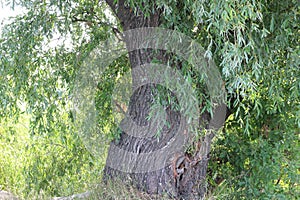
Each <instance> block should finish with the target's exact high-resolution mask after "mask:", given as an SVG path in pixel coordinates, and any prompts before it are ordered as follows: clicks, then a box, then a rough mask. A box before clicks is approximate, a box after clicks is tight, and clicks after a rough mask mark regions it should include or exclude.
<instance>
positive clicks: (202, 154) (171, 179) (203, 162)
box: [104, 0, 213, 199]
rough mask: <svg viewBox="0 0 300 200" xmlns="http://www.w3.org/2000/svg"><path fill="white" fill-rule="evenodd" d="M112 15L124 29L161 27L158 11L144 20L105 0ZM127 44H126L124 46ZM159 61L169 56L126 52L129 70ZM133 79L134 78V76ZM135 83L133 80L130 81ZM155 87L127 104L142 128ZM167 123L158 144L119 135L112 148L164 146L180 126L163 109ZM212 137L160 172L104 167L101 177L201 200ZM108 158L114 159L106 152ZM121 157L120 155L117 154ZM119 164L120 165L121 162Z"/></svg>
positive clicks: (205, 121) (145, 88)
mask: <svg viewBox="0 0 300 200" xmlns="http://www.w3.org/2000/svg"><path fill="white" fill-rule="evenodd" d="M106 2H107V3H108V5H109V6H110V7H111V8H112V10H113V12H114V13H115V15H116V16H117V17H118V18H119V20H120V22H121V25H122V28H123V30H129V29H134V28H141V27H157V26H159V25H160V20H161V18H160V15H161V12H160V11H159V10H157V11H156V12H155V13H153V14H152V15H151V16H149V17H147V18H145V17H144V16H143V14H142V13H138V15H135V14H134V13H133V12H132V10H131V9H130V8H128V7H126V6H124V0H119V1H118V4H115V3H114V0H107V1H106ZM126 42H128V41H125V43H126ZM154 58H155V59H159V60H161V61H162V62H163V63H165V62H166V61H167V60H168V58H169V55H167V54H166V52H163V51H159V52H155V53H154V52H153V50H151V49H140V50H135V51H132V52H129V59H130V64H131V67H132V68H134V67H137V66H140V65H143V64H147V63H151V61H152V60H153V59H154ZM133 78H134V77H133ZM133 81H134V80H133ZM155 87H156V86H155V85H153V84H152V85H151V84H148V85H143V86H142V87H140V88H139V89H138V90H136V91H134V93H133V95H132V97H131V101H130V103H129V108H128V109H129V113H130V116H131V118H132V120H134V121H135V122H136V123H137V124H139V125H141V126H144V125H146V124H147V123H148V121H147V115H148V114H149V109H150V105H151V102H152V101H153V97H152V96H153V88H155ZM166 110H167V115H168V116H167V121H168V122H169V124H170V125H171V126H164V127H163V131H162V133H161V135H160V140H159V142H158V140H157V138H156V137H153V138H147V139H145V138H138V137H133V136H131V135H128V134H126V133H125V132H122V134H121V137H120V140H119V141H118V142H116V141H114V142H113V143H114V145H116V146H118V147H119V148H122V149H124V150H126V151H129V152H134V153H146V152H151V151H154V150H156V149H159V148H161V147H162V146H164V145H165V144H166V143H167V142H168V141H169V140H170V139H171V138H172V137H174V134H175V133H176V131H177V129H178V126H179V123H180V117H181V116H180V113H178V112H176V111H174V110H172V108H171V107H168V108H166ZM200 120H201V122H202V124H208V122H209V120H210V118H209V115H207V114H205V115H203V116H201V117H200ZM212 137H213V134H208V135H207V136H205V137H204V138H202V139H200V140H199V141H197V142H195V145H196V146H197V147H198V149H196V152H197V153H195V154H194V155H188V154H187V153H186V152H181V153H180V154H178V155H173V156H172V157H171V158H170V159H172V161H173V162H172V164H170V165H169V166H166V167H165V168H163V169H160V170H156V171H152V172H145V173H125V172H121V171H118V170H116V169H112V168H110V167H109V166H106V167H105V170H104V178H105V179H107V178H115V177H118V178H120V179H122V180H124V182H129V183H130V184H133V185H135V186H136V187H137V188H138V189H140V190H143V191H146V192H148V193H150V194H162V193H167V194H168V195H169V196H170V197H172V198H176V199H200V198H202V197H203V196H204V194H205V184H204V179H205V176H206V171H207V162H208V159H209V158H208V156H209V151H210V143H211V139H212ZM109 156H116V155H113V154H112V153H111V151H109V153H108V157H109ZM118 156H120V157H122V155H118ZM120 164H121V163H120Z"/></svg>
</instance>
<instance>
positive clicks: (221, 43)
mask: <svg viewBox="0 0 300 200" xmlns="http://www.w3.org/2000/svg"><path fill="white" fill-rule="evenodd" d="M12 5H13V6H14V5H19V6H22V7H24V8H25V10H26V11H25V13H24V14H23V15H20V16H17V17H16V18H14V19H13V21H12V22H11V23H9V24H8V25H6V26H5V28H4V29H3V31H2V37H1V77H0V79H1V91H0V92H1V98H0V100H1V101H0V102H1V113H0V114H1V118H5V117H9V116H17V115H18V114H19V113H20V106H19V103H20V102H25V103H26V105H27V112H30V113H31V114H32V116H33V118H32V131H33V133H36V134H38V133H47V132H49V133H51V127H57V126H59V127H62V130H63V128H65V127H66V125H64V124H61V121H60V120H59V116H60V114H61V112H62V110H70V114H69V117H70V119H73V117H74V116H73V114H72V112H71V111H72V109H71V108H70V101H69V99H70V95H72V94H74V90H75V89H76V88H75V89H74V83H75V80H76V75H77V74H78V72H79V71H80V68H81V66H82V63H84V61H85V59H86V58H89V54H90V52H93V49H94V48H96V47H97V45H98V44H99V43H101V41H105V40H107V38H109V37H110V36H112V35H114V36H116V37H117V38H119V42H124V43H125V45H126V46H127V47H128V46H130V44H131V43H132V40H129V39H128V38H127V39H126V35H125V36H124V34H123V33H125V32H126V31H130V30H132V29H137V28H147V27H161V28H165V29H168V30H174V31H176V32H179V33H182V34H183V35H185V36H187V37H189V38H191V40H192V41H194V42H197V43H199V44H200V45H201V46H203V48H204V54H203V56H204V57H205V59H207V60H208V61H207V62H208V63H209V62H210V61H211V60H213V61H214V63H215V65H216V67H217V69H218V70H219V73H220V74H221V77H222V80H223V81H222V87H223V89H224V91H226V102H225V103H226V106H227V109H226V113H225V115H224V116H225V117H228V116H230V120H231V123H230V126H229V128H231V129H232V130H239V131H241V130H242V132H244V133H242V134H247V135H248V136H249V135H250V136H251V137H252V136H253V137H254V136H256V135H264V136H265V137H273V136H272V131H274V130H280V131H281V132H282V133H292V134H294V133H295V132H297V127H299V123H300V121H299V93H300V92H299V87H300V86H299V83H300V80H299V23H298V21H299V5H298V1H296V0H292V1H205V0H202V1H167V0H156V1H143V0H139V1H132V0H106V1H20V2H16V1H13V4H12ZM142 36H143V35H142ZM146 36H147V35H145V37H146ZM131 39H134V38H131ZM55 40H57V41H59V42H58V43H57V42H55ZM53 41H54V42H53ZM189 61H190V60H188V59H187V60H184V59H182V58H179V57H178V56H177V55H176V54H175V53H174V52H169V51H167V50H164V49H160V50H155V49H151V48H146V47H144V48H143V49H135V50H132V51H130V52H128V55H125V56H121V57H120V58H118V59H116V60H115V61H114V62H112V63H110V66H109V68H107V70H106V71H105V72H104V73H103V77H102V78H101V82H99V83H98V86H97V87H96V88H95V90H96V91H95V104H96V108H97V111H98V113H99V114H98V121H97V122H98V129H99V130H100V131H99V132H100V134H103V133H105V134H104V136H105V137H108V138H110V139H113V140H114V141H113V143H112V144H113V145H115V146H118V147H119V148H122V149H125V150H126V151H128V152H133V153H135V154H143V153H147V152H149V151H154V150H157V149H159V148H161V147H162V146H163V145H164V144H166V143H167V142H168V141H169V140H170V138H172V137H174V129H176V127H177V128H178V124H179V121H180V118H181V112H178V110H176V109H173V108H172V107H176V102H177V101H178V99H177V100H176V95H174V93H172V91H170V90H169V89H168V88H165V87H161V86H160V85H159V84H145V85H142V86H141V87H140V88H138V89H137V90H135V91H134V92H133V94H132V96H131V98H130V101H129V105H128V109H127V110H128V113H129V115H130V116H131V118H132V119H133V120H134V121H135V122H136V123H137V124H139V125H145V124H147V123H148V120H149V118H151V116H153V113H152V111H153V110H151V105H152V104H153V102H154V101H156V100H157V99H160V100H161V101H163V100H164V99H166V98H169V97H171V99H173V100H171V101H168V104H166V105H163V106H164V109H165V110H166V112H167V118H168V120H167V123H166V124H164V125H163V127H162V131H161V132H160V134H159V135H156V134H155V133H150V135H153V137H152V138H150V139H149V138H148V139H147V140H145V139H143V138H140V137H133V136H132V135H128V134H127V133H126V132H125V131H121V132H120V131H117V130H116V129H115V127H116V126H117V125H110V124H113V118H112V115H113V112H112V105H111V104H110V102H111V96H112V93H113V87H114V85H115V84H116V82H117V80H118V77H119V76H120V75H122V74H124V73H125V72H126V71H128V70H130V69H131V70H134V69H135V68H137V67H138V66H141V65H145V64H149V63H162V64H168V65H171V66H173V68H174V69H176V70H179V71H180V73H181V75H182V76H183V77H184V79H186V80H189V81H190V83H191V84H190V85H191V86H192V88H193V89H194V90H195V91H196V98H198V100H199V101H200V102H201V103H200V106H199V107H198V108H197V109H199V110H200V111H201V112H199V116H198V119H199V122H200V123H199V124H200V125H201V126H199V127H198V128H199V130H194V131H195V132H193V131H190V130H189V132H191V133H189V134H191V135H192V136H193V137H192V139H191V140H189V142H190V144H188V145H187V148H185V149H184V150H182V152H179V154H178V155H177V154H176V155H170V159H169V160H170V164H169V165H167V166H165V167H164V168H161V169H157V170H154V171H150V172H139V173H129V172H124V171H120V170H118V169H114V168H111V167H110V166H107V167H106V168H105V170H104V177H105V180H106V179H110V178H114V177H119V178H121V179H122V180H124V183H125V182H127V181H128V183H129V184H133V185H135V186H137V188H138V189H140V190H144V191H146V192H148V193H151V194H162V193H167V194H168V195H169V196H172V197H176V198H184V199H187V198H200V197H203V196H204V195H205V188H206V186H205V181H204V180H205V176H206V171H207V163H208V160H209V150H210V143H211V139H212V138H213V136H214V135H215V134H217V133H215V132H214V133H213V134H204V135H203V134H202V133H203V132H204V133H208V132H210V131H209V129H208V128H209V126H208V125H209V124H210V122H211V121H212V120H214V117H216V116H217V115H218V113H214V106H213V102H212V101H211V98H210V95H209V93H208V92H207V89H206V88H207V87H208V86H207V85H205V82H204V81H203V77H205V76H206V74H205V72H203V74H201V73H199V72H197V71H195V70H194V69H193V68H192V67H191V64H190V63H189ZM162 94H163V95H162ZM157 96H159V98H158V97H157ZM156 97H157V98H156ZM172 97H174V98H172ZM161 101H160V104H163V102H161ZM174 105H175V106H174ZM118 106H119V107H120V108H121V107H122V105H118ZM119 110H122V109H119ZM213 114H215V115H213ZM223 114H224V113H223ZM149 116H150V117H149ZM224 126H226V124H225V125H224ZM104 130H105V131H104ZM107 132H108V134H107ZM184 132H185V131H183V133H182V134H184ZM199 132H200V133H199ZM218 134H222V133H218ZM204 146H205V151H203V148H204ZM199 155H200V156H199ZM122 156H124V155H116V154H113V153H111V150H110V151H109V153H108V161H109V160H110V161H111V160H113V161H115V162H118V161H117V160H118V159H116V158H118V157H122ZM123 162H126V161H124V160H123ZM137 163H138V161H136V163H133V162H132V163H131V164H132V165H136V164H137ZM173 163H174V164H173ZM119 164H120V165H122V164H124V163H119ZM150 164H151V163H150Z"/></svg>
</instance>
